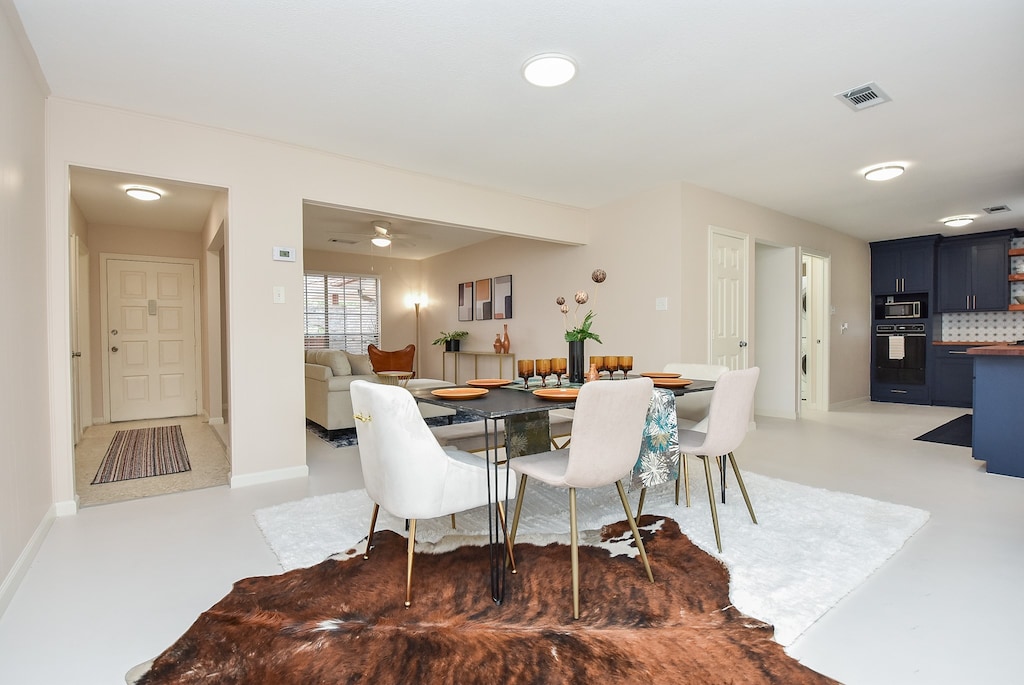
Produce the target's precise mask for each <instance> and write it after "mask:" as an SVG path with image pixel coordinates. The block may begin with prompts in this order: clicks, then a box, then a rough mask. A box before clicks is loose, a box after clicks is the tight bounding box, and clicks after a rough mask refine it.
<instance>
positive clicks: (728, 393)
mask: <svg viewBox="0 0 1024 685" xmlns="http://www.w3.org/2000/svg"><path fill="white" fill-rule="evenodd" d="M760 373H761V370H760V369H759V368H758V367H756V366H753V367H751V368H749V369H742V370H739V371H727V372H726V373H724V374H722V375H721V376H720V377H719V378H718V380H717V381H716V382H715V389H714V392H713V394H712V396H711V406H710V408H709V410H708V417H707V428H706V429H705V430H704V431H695V430H680V431H679V458H680V459H681V460H682V466H683V468H682V470H681V471H682V473H681V478H682V479H683V481H684V484H685V486H686V506H690V488H689V480H688V478H687V476H688V475H689V471H688V469H687V468H686V457H687V456H694V457H699V458H700V459H701V460H703V462H704V476H705V480H706V481H707V486H708V500H709V501H710V505H711V522H712V524H713V525H714V527H715V542H716V543H717V544H718V551H719V552H721V551H722V535H721V532H720V531H719V528H718V508H717V506H716V505H715V486H714V481H713V479H712V477H711V461H710V460H711V459H713V458H721V460H722V461H721V472H722V487H723V490H722V494H723V501H724V494H725V490H724V487H725V470H726V465H731V466H732V471H733V474H735V476H736V483H737V484H738V485H739V486H740V492H741V493H743V501H744V502H746V504H747V511H749V512H750V520H751V521H753V522H754V523H755V524H756V523H757V517H756V516H755V515H754V507H753V506H752V505H751V504H750V496H749V495H748V494H747V488H746V486H745V485H744V484H743V475H742V474H741V473H740V468H739V465H738V464H737V463H736V454H735V452H736V448H738V447H739V446H740V444H742V442H743V439H744V438H745V437H746V435H747V430H748V428H749V426H750V418H751V408H752V407H753V404H754V389H755V388H756V387H757V378H758V376H759V375H760ZM677 493H678V490H677ZM677 498H678V494H677ZM677 504H678V501H677Z"/></svg>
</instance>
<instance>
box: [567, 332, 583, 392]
mask: <svg viewBox="0 0 1024 685" xmlns="http://www.w3.org/2000/svg"><path fill="white" fill-rule="evenodd" d="M584 360H586V357H584V356H583V341H582V340H570V341H569V382H570V383H582V382H583V364H584Z"/></svg>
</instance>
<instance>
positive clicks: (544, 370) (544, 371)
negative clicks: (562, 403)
mask: <svg viewBox="0 0 1024 685" xmlns="http://www.w3.org/2000/svg"><path fill="white" fill-rule="evenodd" d="M536 366H537V375H538V376H540V387H542V388H546V387H548V381H547V378H548V376H550V375H551V360H550V359H538V360H537V365H536Z"/></svg>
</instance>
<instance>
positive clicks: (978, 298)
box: [937, 231, 1010, 312]
mask: <svg viewBox="0 0 1024 685" xmlns="http://www.w3.org/2000/svg"><path fill="white" fill-rule="evenodd" d="M1009 247H1010V236H1009V233H1008V232H1005V231H999V232H996V233H982V234H975V235H966V236H959V237H956V238H945V239H943V241H942V242H941V243H940V244H939V250H938V264H939V273H938V298H937V299H938V302H937V310H938V311H939V312H1005V311H1006V310H1007V308H1008V307H1009V306H1010V289H1009V287H1008V284H1007V274H1009V270H1010V258H1009V255H1008V250H1009Z"/></svg>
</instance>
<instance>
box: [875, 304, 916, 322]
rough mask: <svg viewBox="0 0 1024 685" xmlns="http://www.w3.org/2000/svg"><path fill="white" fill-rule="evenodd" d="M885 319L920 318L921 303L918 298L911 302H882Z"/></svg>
mask: <svg viewBox="0 0 1024 685" xmlns="http://www.w3.org/2000/svg"><path fill="white" fill-rule="evenodd" d="M882 318H883V319H920V318H921V303H920V302H919V301H917V300H914V301H910V302H884V303H882Z"/></svg>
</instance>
